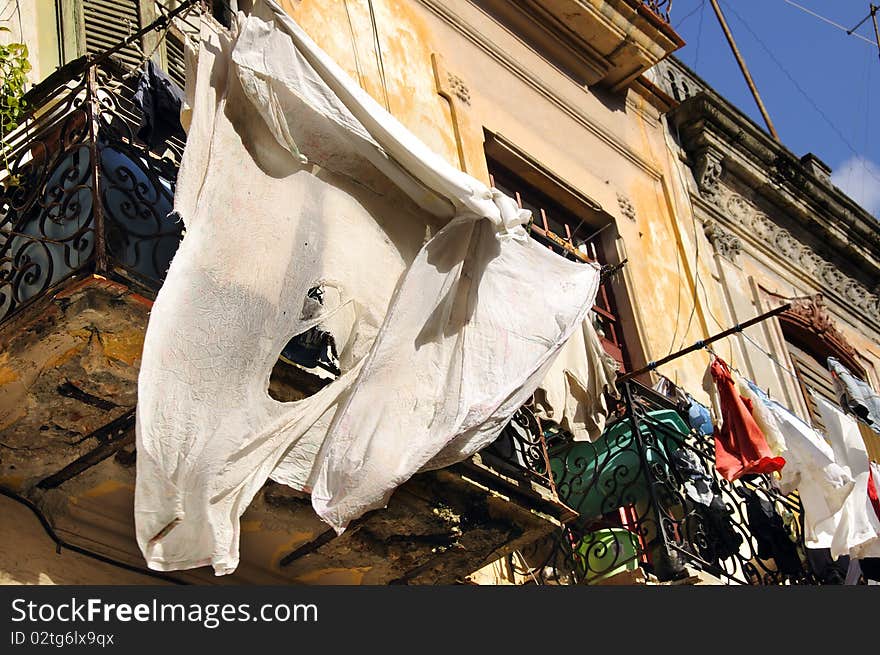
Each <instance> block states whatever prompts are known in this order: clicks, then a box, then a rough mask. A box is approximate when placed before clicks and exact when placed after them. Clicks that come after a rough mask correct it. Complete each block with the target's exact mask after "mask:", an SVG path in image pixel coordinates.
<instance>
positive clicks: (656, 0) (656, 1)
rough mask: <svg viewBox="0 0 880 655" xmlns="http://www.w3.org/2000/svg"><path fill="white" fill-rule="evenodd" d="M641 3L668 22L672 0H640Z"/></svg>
mask: <svg viewBox="0 0 880 655" xmlns="http://www.w3.org/2000/svg"><path fill="white" fill-rule="evenodd" d="M641 2H642V4H643V5H645V6H646V7H647V8H648V9H650V10H651V11H653V12H654V13H655V14H657V16H659V17H660V18H662V19H663V20H665V21H666V22H667V23H668V22H669V14H670V12H671V11H672V0H641Z"/></svg>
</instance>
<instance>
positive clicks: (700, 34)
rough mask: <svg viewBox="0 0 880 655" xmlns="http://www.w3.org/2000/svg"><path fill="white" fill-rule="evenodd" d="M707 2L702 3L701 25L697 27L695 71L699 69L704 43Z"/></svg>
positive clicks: (704, 0)
mask: <svg viewBox="0 0 880 655" xmlns="http://www.w3.org/2000/svg"><path fill="white" fill-rule="evenodd" d="M705 10H706V0H703V2H702V3H700V23H699V25H698V26H697V44H696V50H695V52H694V70H696V69H697V64H698V63H699V61H700V44H701V43H702V41H703V17H704V16H705V15H706V11H705Z"/></svg>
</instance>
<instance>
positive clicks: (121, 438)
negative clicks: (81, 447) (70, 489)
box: [37, 407, 135, 489]
mask: <svg viewBox="0 0 880 655" xmlns="http://www.w3.org/2000/svg"><path fill="white" fill-rule="evenodd" d="M134 422H135V408H134V407H132V408H131V409H130V410H128V411H127V412H126V413H125V414H123V415H122V416H120V417H119V418H117V419H115V420H113V421H111V422H110V423H108V424H107V425H105V426H103V427H101V428H98V429H97V430H95V431H94V432H92V433H91V434H89V435H88V436H87V437H85V439H91V438H92V437H94V438H95V439H97V440H98V441H99V442H100V444H101V445H99V446H98V447H97V448H95V449H94V450H91V451H89V452H87V453H86V454H85V455H83V456H82V457H79V458H77V459H75V460H73V461H72V462H71V463H70V464H68V465H67V466H65V467H64V468H63V469H61V470H60V471H58V472H57V473H53V474H52V475H50V476H49V477H46V478H43V479H42V480H40V481H39V482H38V483H37V487H39V488H40V489H54V488H55V487H58V486H60V485H62V484H64V483H65V482H67V481H68V480H70V479H71V478H73V477H76V476H77V475H79V474H80V473H82V472H83V471H85V470H86V469H89V468H91V467H92V466H94V465H95V464H98V463H100V462H102V461H104V460H105V459H107V458H108V457H110V456H111V455H113V454H114V453H115V452H116V451H117V450H119V449H120V448H122V447H123V446H125V445H127V444H129V443H131V442H133V441H134V430H133V428H134ZM85 439H83V440H85Z"/></svg>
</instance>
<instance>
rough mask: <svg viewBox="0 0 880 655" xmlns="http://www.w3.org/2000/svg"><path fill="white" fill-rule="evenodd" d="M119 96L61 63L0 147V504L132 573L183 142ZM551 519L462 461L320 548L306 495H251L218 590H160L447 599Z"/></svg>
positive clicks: (303, 387) (305, 352)
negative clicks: (445, 590) (146, 356)
mask: <svg viewBox="0 0 880 655" xmlns="http://www.w3.org/2000/svg"><path fill="white" fill-rule="evenodd" d="M134 91H135V80H134V79H133V78H132V77H131V76H126V75H125V74H124V71H123V70H122V69H120V68H117V66H116V65H115V64H114V63H113V62H112V61H107V62H106V63H102V64H99V65H93V64H89V63H88V62H87V61H85V60H78V61H76V62H72V63H71V64H69V65H67V66H65V67H64V68H62V69H60V70H59V71H58V72H57V73H56V74H54V75H53V76H51V77H50V78H48V79H47V80H46V81H45V82H43V83H42V84H40V85H39V86H38V87H35V88H34V89H33V90H32V91H31V92H30V93H29V94H28V96H27V98H26V100H27V102H28V106H29V107H30V108H31V109H30V113H29V114H28V115H27V117H26V119H25V120H24V122H23V123H22V124H21V125H20V126H19V127H18V128H17V130H16V131H15V132H14V133H12V134H10V135H9V138H8V139H7V140H6V141H5V142H4V147H5V155H6V161H7V162H8V165H7V166H6V168H5V171H4V172H3V173H2V174H0V175H2V178H0V184H2V188H0V343H2V344H3V348H2V353H0V488H2V491H3V493H4V494H6V495H11V496H13V497H16V498H18V499H20V500H22V501H26V502H27V503H29V505H28V506H29V507H30V508H31V509H32V510H35V511H38V512H40V513H41V518H42V519H43V520H44V523H43V525H44V527H45V526H49V527H50V528H51V530H52V531H53V533H54V535H55V537H57V538H58V539H61V540H63V541H65V542H66V543H69V544H72V545H73V546H75V547H79V548H85V549H86V550H89V551H92V552H93V553H96V554H98V555H99V556H101V557H105V558H106V557H109V558H111V559H113V560H115V561H118V562H121V563H123V564H125V565H127V566H135V567H142V566H143V560H142V558H141V556H140V553H139V551H138V549H137V546H136V544H135V541H134V525H133V511H132V507H133V489H134V481H135V463H136V459H137V451H136V448H135V438H134V412H135V405H136V402H137V376H138V364H139V359H140V352H141V349H142V346H143V337H144V331H145V329H146V325H147V319H148V316H149V312H150V307H151V305H152V299H153V298H155V294H156V292H157V290H158V289H159V287H160V285H161V283H162V280H163V278H164V276H165V273H166V270H167V267H168V264H169V262H170V261H171V258H172V256H173V254H174V252H175V251H176V248H177V246H178V244H179V242H180V239H181V235H182V228H183V226H182V224H181V223H180V221H179V220H177V217H176V216H174V215H173V214H171V215H170V214H169V212H170V211H171V209H172V199H173V194H174V186H175V180H176V175H177V170H178V166H179V162H180V158H181V155H182V151H183V146H184V144H183V143H182V142H181V141H179V140H176V139H174V138H170V139H168V140H166V141H164V142H162V143H160V144H158V145H155V146H154V147H149V146H147V144H146V143H145V142H144V141H142V140H141V139H140V138H139V136H138V126H139V124H140V121H141V116H140V114H139V110H138V109H137V108H136V106H135V105H134V103H133V101H132V96H133V94H134ZM242 237H243V238H244V237H245V235H242ZM326 345H327V344H325V343H323V342H322V341H321V340H320V339H313V340H305V342H302V343H296V344H291V348H290V349H289V350H288V349H285V352H286V353H287V355H288V357H284V358H283V359H281V360H279V362H278V364H277V365H276V370H275V372H274V373H273V379H272V384H271V386H270V393H273V394H275V395H276V397H279V398H281V399H283V400H296V399H298V398H302V397H303V396H305V395H308V394H311V393H314V392H315V391H317V389H319V388H320V387H321V386H323V385H325V384H327V383H328V381H329V380H332V379H333V377H334V376H335V375H336V374H338V370H335V369H334V366H333V362H332V356H331V355H332V352H329V353H328V351H327V350H326V349H325V348H324V346H326ZM330 350H331V351H332V348H331V349H330ZM284 359H286V360H287V361H284ZM567 512H568V510H567V509H566V508H564V507H563V506H562V505H561V504H559V503H558V502H556V501H555V500H554V499H553V497H552V494H551V493H550V491H549V488H548V487H546V485H540V484H536V485H534V487H531V486H522V485H520V481H519V480H514V479H513V478H508V477H506V476H505V475H503V474H502V473H500V472H498V471H496V470H495V469H492V468H490V467H489V466H487V465H485V464H484V463H482V462H481V461H480V460H479V457H477V458H475V459H474V460H473V461H470V462H466V463H464V464H462V465H459V466H456V467H451V468H449V469H446V470H442V471H434V472H429V473H424V474H420V475H417V476H415V477H414V478H413V479H412V480H410V481H409V482H407V483H406V484H405V485H403V486H402V487H401V488H400V489H398V490H397V492H396V493H395V494H394V497H393V498H392V499H391V502H390V503H389V507H388V508H387V509H385V510H381V511H377V512H372V513H370V514H368V515H366V516H365V517H363V518H362V519H361V520H359V521H358V522H356V524H354V525H352V526H351V528H350V529H349V530H347V531H346V532H345V533H344V534H343V535H342V536H340V537H336V536H335V533H332V530H331V531H328V528H327V526H326V525H325V524H324V523H323V522H321V521H320V519H318V517H317V516H316V515H315V514H314V512H313V511H312V509H311V503H310V499H309V497H308V496H307V495H305V494H302V493H299V492H295V491H293V490H291V489H290V488H288V487H285V486H283V485H279V484H275V483H272V482H269V483H267V484H266V485H265V486H264V488H263V490H262V491H261V492H260V493H259V494H258V495H257V497H256V498H255V499H254V501H253V502H252V503H251V505H250V506H249V508H248V510H247V512H246V513H245V515H244V517H243V519H242V537H241V538H242V545H241V549H242V554H243V557H242V563H241V565H240V566H239V569H238V570H237V571H236V573H235V574H234V575H232V576H226V577H224V578H220V579H216V578H214V576H213V575H212V574H211V573H209V572H206V571H204V570H201V569H200V570H195V571H186V572H175V573H174V574H173V577H174V578H175V579H177V580H180V581H186V582H199V583H212V584H214V583H217V582H219V581H222V582H224V583H261V584H279V583H302V584H322V583H339V584H349V583H361V582H363V583H372V584H384V583H389V582H398V583H407V584H419V583H452V582H456V581H459V580H462V579H464V577H465V576H467V575H468V574H470V573H471V572H473V571H475V570H477V569H479V568H480V567H481V566H482V565H484V564H486V563H488V562H490V561H492V559H496V558H497V557H499V556H503V555H504V554H505V553H506V552H509V551H510V550H512V549H521V548H523V547H525V546H526V545H527V544H529V543H531V542H533V541H535V540H537V539H540V538H543V537H545V536H546V535H547V534H549V533H550V532H551V531H552V530H555V529H557V528H558V527H559V526H560V525H561V523H562V518H564V517H563V515H566V516H567V514H566V513H567ZM561 517H562V518H561ZM37 525H38V524H37ZM62 550H63V549H62Z"/></svg>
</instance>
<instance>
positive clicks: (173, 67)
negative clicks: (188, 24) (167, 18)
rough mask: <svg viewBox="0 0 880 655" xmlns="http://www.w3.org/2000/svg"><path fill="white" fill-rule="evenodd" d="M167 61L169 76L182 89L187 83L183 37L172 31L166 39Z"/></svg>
mask: <svg viewBox="0 0 880 655" xmlns="http://www.w3.org/2000/svg"><path fill="white" fill-rule="evenodd" d="M165 61H167V62H168V76H169V77H170V78H171V79H172V80H174V81H175V82H176V83H177V85H178V86H179V87H180V88H181V89H182V88H183V87H184V86H185V85H186V59H185V58H184V45H183V39H182V38H181V37H179V36H177V34H174V33H173V32H172V31H169V32H168V36H167V38H166V39H165Z"/></svg>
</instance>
